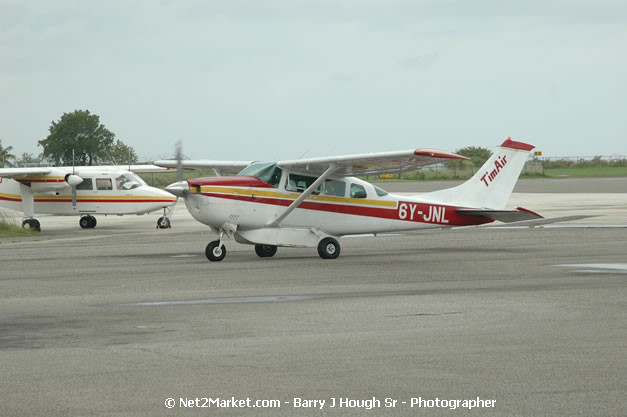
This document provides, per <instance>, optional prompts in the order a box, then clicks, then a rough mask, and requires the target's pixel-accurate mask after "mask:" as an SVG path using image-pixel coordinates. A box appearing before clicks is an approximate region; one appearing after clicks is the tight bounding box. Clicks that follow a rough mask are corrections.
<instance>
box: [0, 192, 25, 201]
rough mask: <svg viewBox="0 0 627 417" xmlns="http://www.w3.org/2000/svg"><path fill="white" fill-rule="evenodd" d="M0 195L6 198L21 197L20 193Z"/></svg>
mask: <svg viewBox="0 0 627 417" xmlns="http://www.w3.org/2000/svg"><path fill="white" fill-rule="evenodd" d="M0 197H6V198H18V199H20V200H21V199H22V196H21V195H20V194H7V193H0Z"/></svg>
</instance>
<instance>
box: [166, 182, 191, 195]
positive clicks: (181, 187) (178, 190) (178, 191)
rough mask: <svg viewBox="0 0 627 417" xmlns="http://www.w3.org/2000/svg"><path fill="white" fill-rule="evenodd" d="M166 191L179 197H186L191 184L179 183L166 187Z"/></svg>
mask: <svg viewBox="0 0 627 417" xmlns="http://www.w3.org/2000/svg"><path fill="white" fill-rule="evenodd" d="M165 190H166V191H167V192H169V193H170V194H174V195H175V196H177V197H185V196H187V193H188V192H189V184H188V183H187V181H179V182H175V183H173V184H170V185H168V186H167V187H165Z"/></svg>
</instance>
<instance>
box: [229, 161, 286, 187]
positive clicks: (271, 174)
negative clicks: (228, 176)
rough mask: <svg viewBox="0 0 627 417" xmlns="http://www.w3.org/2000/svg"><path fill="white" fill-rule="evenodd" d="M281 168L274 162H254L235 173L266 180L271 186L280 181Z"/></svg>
mask: <svg viewBox="0 0 627 417" xmlns="http://www.w3.org/2000/svg"><path fill="white" fill-rule="evenodd" d="M281 172H282V171H281V168H279V167H277V166H276V163H274V162H255V163H254V164H250V165H248V166H247V167H246V168H244V169H243V170H241V171H240V172H239V174H237V175H249V176H251V177H257V178H259V179H260V180H262V181H265V182H267V183H268V184H270V185H271V186H273V187H278V186H279V183H280V182H281Z"/></svg>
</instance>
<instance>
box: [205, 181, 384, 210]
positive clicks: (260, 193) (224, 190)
mask: <svg viewBox="0 0 627 417" xmlns="http://www.w3.org/2000/svg"><path fill="white" fill-rule="evenodd" d="M200 191H201V192H203V193H219V194H229V195H234V194H236V195H246V196H253V195H254V196H255V197H270V198H282V199H287V200H296V199H297V198H298V197H300V194H298V193H279V192H276V191H265V190H259V189H250V188H235V187H217V186H209V185H203V186H201V187H200ZM306 200H311V201H324V202H331V203H348V204H362V205H367V206H381V207H396V201H386V200H366V199H363V198H347V197H335V196H328V195H310V196H308V197H307V199H306Z"/></svg>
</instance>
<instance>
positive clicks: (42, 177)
mask: <svg viewBox="0 0 627 417" xmlns="http://www.w3.org/2000/svg"><path fill="white" fill-rule="evenodd" d="M15 179H16V180H18V181H28V180H63V179H65V177H57V176H55V177H53V176H50V175H27V176H25V177H18V178H15Z"/></svg>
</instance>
